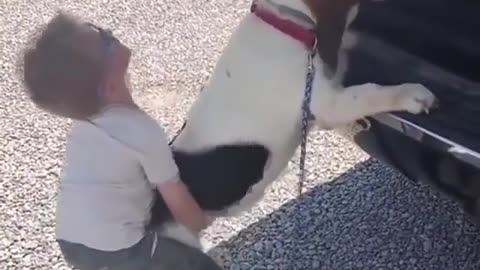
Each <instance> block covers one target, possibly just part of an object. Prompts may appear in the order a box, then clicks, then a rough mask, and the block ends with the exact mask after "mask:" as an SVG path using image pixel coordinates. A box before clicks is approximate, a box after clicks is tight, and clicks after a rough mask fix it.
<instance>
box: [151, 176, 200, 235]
mask: <svg viewBox="0 0 480 270" xmlns="http://www.w3.org/2000/svg"><path fill="white" fill-rule="evenodd" d="M158 190H159V192H160V194H161V195H162V197H163V200H164V201H165V203H166V204H167V207H168V208H169V209H170V211H171V212H172V214H173V216H174V218H175V220H177V221H178V222H180V223H182V224H184V225H185V226H187V227H189V228H190V229H191V230H193V231H194V232H195V233H196V234H198V233H199V232H200V231H201V230H203V229H205V227H207V226H208V224H207V220H206V217H205V215H204V213H203V210H202V209H201V208H200V207H199V205H198V204H197V202H196V201H195V199H194V198H193V197H192V195H191V193H190V192H189V190H188V188H187V187H186V186H185V184H184V183H183V182H182V181H181V180H180V179H179V178H178V177H175V178H174V179H171V180H169V181H165V182H163V183H161V184H159V185H158Z"/></svg>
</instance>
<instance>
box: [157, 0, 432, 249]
mask: <svg viewBox="0 0 480 270" xmlns="http://www.w3.org/2000/svg"><path fill="white" fill-rule="evenodd" d="M358 5H359V3H358V1H355V0H258V1H254V2H253V3H252V9H251V12H250V13H248V14H247V15H246V16H245V17H244V18H243V19H242V20H241V22H240V24H239V25H238V26H237V28H236V29H235V30H234V32H233V33H232V35H231V37H230V39H229V41H228V43H227V45H226V47H225V48H224V50H223V52H222V54H221V56H220V58H219V59H218V62H217V63H216V66H215V69H214V72H213V74H212V76H211V77H210V79H209V81H208V84H207V85H206V86H205V87H204V88H203V90H202V92H201V93H200V94H199V96H198V98H197V99H196V100H195V102H194V103H193V105H192V106H191V108H190V110H189V112H188V114H187V119H186V122H185V123H186V124H185V125H184V127H183V129H182V130H181V132H180V133H179V134H178V135H177V137H176V138H175V139H174V140H173V142H172V144H171V147H172V150H173V153H174V157H175V161H176V162H177V164H178V167H179V170H180V176H181V178H182V179H183V181H184V182H185V183H186V184H187V186H188V187H189V189H190V191H191V192H192V194H193V196H194V197H195V199H196V200H197V201H198V203H199V205H200V206H201V207H202V208H203V209H204V210H205V211H206V212H207V213H208V214H209V215H211V216H212V217H213V218H215V217H229V216H234V215H238V214H240V213H242V212H243V211H246V210H248V209H250V208H251V207H252V206H254V205H255V204H256V203H257V202H258V201H259V200H261V199H262V197H263V195H264V192H265V190H266V188H267V187H268V186H269V185H270V184H271V183H272V182H273V181H275V180H276V179H278V178H279V176H280V174H281V173H282V172H283V171H284V169H285V168H286V167H287V164H288V162H289V161H290V160H291V158H292V156H293V155H294V153H295V151H296V149H297V147H298V146H299V144H300V142H301V132H300V131H301V120H302V101H303V99H304V89H305V88H306V70H307V66H308V63H309V61H311V63H312V65H313V66H314V68H315V70H316V72H315V74H314V77H313V82H312V92H311V101H310V107H309V109H310V112H311V115H312V120H311V122H310V125H309V130H311V129H312V128H318V129H322V130H331V129H335V128H337V127H342V126H344V125H347V124H349V123H352V122H354V121H355V120H357V119H362V118H364V117H366V116H370V115H374V114H377V113H383V112H390V111H407V112H410V113H413V114H419V113H422V112H424V111H426V112H428V110H429V109H431V108H432V107H433V106H434V104H435V103H436V98H435V96H434V95H433V94H432V92H431V91H429V90H428V89H427V88H425V87H424V86H422V85H420V84H410V83H405V84H401V85H395V86H382V85H377V84H372V83H367V84H363V85H356V86H350V87H348V88H343V87H342V86H341V83H340V82H341V79H342V76H343V74H344V73H345V71H346V67H347V59H345V55H346V54H345V53H344V51H345V50H347V49H348V48H349V47H352V46H354V44H355V40H354V36H352V35H349V34H348V31H347V29H348V26H349V25H350V23H352V21H353V20H354V18H355V17H356V15H357V13H358ZM312 50H313V52H316V54H315V55H314V56H313V58H312V59H310V60H309V58H308V55H309V52H310V51H312ZM152 224H153V225H154V226H161V227H162V228H163V230H162V233H161V234H162V235H164V236H165V237H171V238H174V239H176V240H178V241H181V242H183V243H185V244H188V245H190V246H194V247H197V248H202V245H201V243H200V241H199V239H198V237H197V236H195V235H193V234H191V233H190V232H189V231H188V230H187V229H186V228H185V227H183V226H181V225H179V224H177V223H176V222H175V221H174V220H173V218H172V215H171V214H170V212H169V211H168V209H167V207H166V206H165V203H164V202H163V200H162V198H161V197H160V196H158V198H157V200H156V203H155V205H154V207H153V208H152Z"/></svg>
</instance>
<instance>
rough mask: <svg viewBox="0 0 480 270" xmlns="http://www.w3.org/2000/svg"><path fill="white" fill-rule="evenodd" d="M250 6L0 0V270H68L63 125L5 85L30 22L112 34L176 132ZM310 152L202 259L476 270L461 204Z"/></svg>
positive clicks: (152, 106)
mask: <svg viewBox="0 0 480 270" xmlns="http://www.w3.org/2000/svg"><path fill="white" fill-rule="evenodd" d="M248 5H249V1H246V0H238V1H234V0H222V1H220V0H217V1H207V0H204V1H186V0H170V1H166V0H136V1H125V0H104V1H95V0H82V1H78V2H76V1H73V0H68V1H66V0H64V1H60V0H43V1H33V0H30V1H27V0H0V27H1V32H0V49H1V52H2V54H1V56H0V74H1V75H2V80H1V81H0V89H1V91H0V138H1V140H0V174H1V177H0V183H1V185H0V269H40V270H41V269H70V268H69V267H67V266H66V265H65V263H64V261H63V259H62V258H61V256H60V254H59V251H58V249H57V246H56V245H55V242H54V234H53V233H54V213H55V195H56V189H57V181H58V175H59V173H60V166H61V162H62V159H63V154H64V152H63V151H64V150H63V147H64V136H65V132H66V130H67V128H68V126H69V122H68V121H64V120H62V119H58V118H54V117H51V116H48V115H46V114H44V113H42V112H40V111H38V110H36V109H35V108H33V107H32V106H31V104H29V103H28V102H26V100H25V97H24V96H23V94H21V92H20V85H19V84H18V82H17V79H16V78H15V77H14V76H13V75H12V74H14V70H15V68H14V63H15V58H16V54H17V52H18V50H19V48H20V46H21V44H22V43H23V42H24V41H25V38H26V37H27V36H28V35H29V34H30V33H31V31H32V29H33V28H34V27H35V26H36V24H37V23H43V22H45V21H46V20H48V19H49V18H50V17H51V16H52V14H53V12H54V10H55V9H56V8H58V7H63V8H67V9H68V10H70V11H73V12H75V13H76V14H79V15H81V16H83V17H85V18H88V19H90V20H92V21H93V22H96V23H99V24H101V25H104V26H108V27H111V28H113V29H114V32H115V34H116V35H117V36H119V37H120V38H121V39H122V40H124V41H125V42H126V43H127V44H129V45H130V46H131V47H132V48H133V49H134V50H135V54H134V57H133V63H132V68H131V71H132V80H133V84H134V88H135V97H136V98H137V100H138V101H139V102H140V104H141V105H143V106H144V107H145V108H147V110H148V111H149V112H150V113H151V114H153V115H154V116H155V117H156V118H157V119H159V120H160V121H162V122H163V123H164V124H165V126H166V128H167V129H168V131H169V132H170V134H171V135H173V133H174V131H175V130H176V129H177V128H179V127H180V126H181V124H182V120H183V117H184V116H185V112H186V110H187V109H188V107H189V105H190V104H191V102H192V100H193V99H194V98H195V96H196V94H197V93H198V90H199V89H200V87H201V85H202V84H203V83H205V81H206V80H207V78H208V75H209V73H210V72H211V69H212V67H213V64H214V63H215V59H216V58H217V57H218V56H219V54H220V52H221V49H222V46H224V45H225V42H226V41H227V38H228V35H229V33H230V32H231V30H232V29H233V28H234V27H235V26H236V24H237V22H238V20H239V19H240V18H241V16H242V15H243V14H245V13H246V12H247V9H248ZM310 142H311V143H310V146H311V148H310V152H309V156H308V161H307V168H308V170H309V174H308V178H309V179H310V180H309V182H308V183H307V185H306V186H307V191H306V192H305V194H304V195H302V196H301V197H299V198H296V194H295V190H296V189H295V184H296V180H297V178H296V172H297V166H296V162H297V160H298V159H294V160H293V162H292V164H290V167H289V169H288V170H287V172H286V174H285V176H284V177H283V179H282V181H279V182H277V183H275V184H274V186H273V187H272V188H271V189H270V190H269V192H268V194H267V197H266V198H265V199H264V200H263V201H262V202H261V203H260V204H259V205H258V206H257V207H255V209H253V210H252V211H251V212H249V213H246V214H244V215H242V216H241V217H236V218H230V219H221V220H218V221H217V222H215V224H214V225H213V226H212V227H211V228H209V229H208V230H207V233H206V235H205V238H206V239H208V240H209V241H211V242H212V243H213V244H214V245H215V247H213V248H212V250H210V253H211V254H212V256H214V257H215V258H216V259H218V261H219V262H223V263H224V264H225V265H226V268H227V269H402V270H403V269H432V270H438V269H449V270H450V269H462V270H463V269H479V268H480V252H479V251H480V248H479V244H480V241H479V240H480V236H479V232H480V230H479V227H476V226H475V225H473V223H471V222H470V221H469V220H468V218H466V217H465V216H464V215H463V214H462V213H461V210H460V208H459V207H458V206H457V205H456V204H454V203H453V202H451V201H450V200H448V199H446V198H445V197H444V196H442V195H441V194H439V193H437V192H435V191H434V190H432V189H430V188H428V187H425V186H423V185H416V184H413V183H411V182H409V181H408V180H406V179H404V178H402V177H401V176H399V175H398V174H396V173H394V172H393V171H391V170H390V169H388V168H386V167H385V166H384V165H382V164H379V163H378V162H375V161H369V160H368V157H367V156H366V155H365V153H363V152H361V151H359V150H358V149H356V148H355V147H354V146H353V145H352V144H350V143H348V142H347V141H345V140H344V139H342V138H340V137H338V136H336V135H335V134H333V133H331V132H316V133H315V134H313V135H312V136H311V140H310ZM313 179H314V180H313ZM289 262H290V263H291V262H296V263H297V264H298V265H297V267H293V266H291V267H290V266H288V265H287V264H288V263H289Z"/></svg>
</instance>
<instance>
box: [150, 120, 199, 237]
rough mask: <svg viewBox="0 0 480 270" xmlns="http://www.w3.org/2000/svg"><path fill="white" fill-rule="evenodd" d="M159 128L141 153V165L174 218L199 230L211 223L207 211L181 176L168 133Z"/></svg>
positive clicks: (194, 229) (195, 230)
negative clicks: (167, 136)
mask: <svg viewBox="0 0 480 270" xmlns="http://www.w3.org/2000/svg"><path fill="white" fill-rule="evenodd" d="M159 128H160V127H159ZM158 131H159V130H157V132H154V133H155V134H156V135H158V136H155V137H154V138H153V139H152V140H149V141H150V143H149V147H148V148H149V149H146V150H145V151H144V155H142V157H141V163H142V167H143V169H144V171H145V174H146V176H147V179H148V180H149V182H151V183H152V184H153V185H155V186H156V187H157V189H158V191H159V192H160V195H161V196H162V198H163V199H164V201H165V203H166V205H167V207H168V208H169V209H170V212H171V213H172V215H173V216H174V218H175V219H176V220H177V221H178V222H179V223H181V224H183V225H185V226H187V227H188V228H190V229H191V230H193V231H194V232H195V233H199V232H200V231H201V230H202V229H204V228H205V227H206V226H207V225H208V224H207V221H206V217H205V215H204V212H203V210H202V209H201V208H200V207H199V205H198V203H197V202H196V201H195V199H194V198H193V196H192V195H191V193H190V191H189V190H188V188H187V186H186V185H185V184H184V183H183V182H182V181H181V179H180V177H179V176H178V174H179V173H178V167H177V164H176V163H175V160H174V159H173V153H172V150H171V148H170V146H169V145H168V142H167V138H166V134H165V133H164V132H163V129H161V128H160V132H158Z"/></svg>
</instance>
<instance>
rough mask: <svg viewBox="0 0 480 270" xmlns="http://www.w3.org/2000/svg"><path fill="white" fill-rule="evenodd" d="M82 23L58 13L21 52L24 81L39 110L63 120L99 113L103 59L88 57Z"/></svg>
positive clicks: (70, 16)
mask: <svg viewBox="0 0 480 270" xmlns="http://www.w3.org/2000/svg"><path fill="white" fill-rule="evenodd" d="M81 27H84V26H83V23H82V22H80V20H78V19H77V18H75V17H74V16H72V15H68V14H66V13H64V12H62V11H60V12H58V13H57V15H55V16H54V17H53V18H52V19H51V20H50V22H49V23H48V24H47V25H46V26H44V28H43V29H42V30H40V32H39V33H38V37H37V38H35V39H33V40H32V43H33V44H32V46H31V47H29V48H27V49H26V50H25V51H24V52H23V55H22V57H23V59H22V60H23V73H22V75H23V82H24V84H25V86H26V90H27V92H28V94H29V96H30V98H31V100H32V101H33V102H34V103H35V104H36V105H37V106H38V107H39V108H41V109H44V110H46V111H48V112H50V113H54V114H56V115H59V116H62V117H68V118H73V119H84V118H88V117H90V116H92V115H94V114H96V113H98V112H99V110H100V108H101V98H100V97H99V95H98V88H99V86H100V83H101V80H102V74H103V64H102V59H95V57H88V55H86V53H87V54H88V52H86V51H85V48H83V47H82V43H84V41H83V40H82V39H83V37H84V35H80V34H79V33H80V30H81V29H82V28H81Z"/></svg>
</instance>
